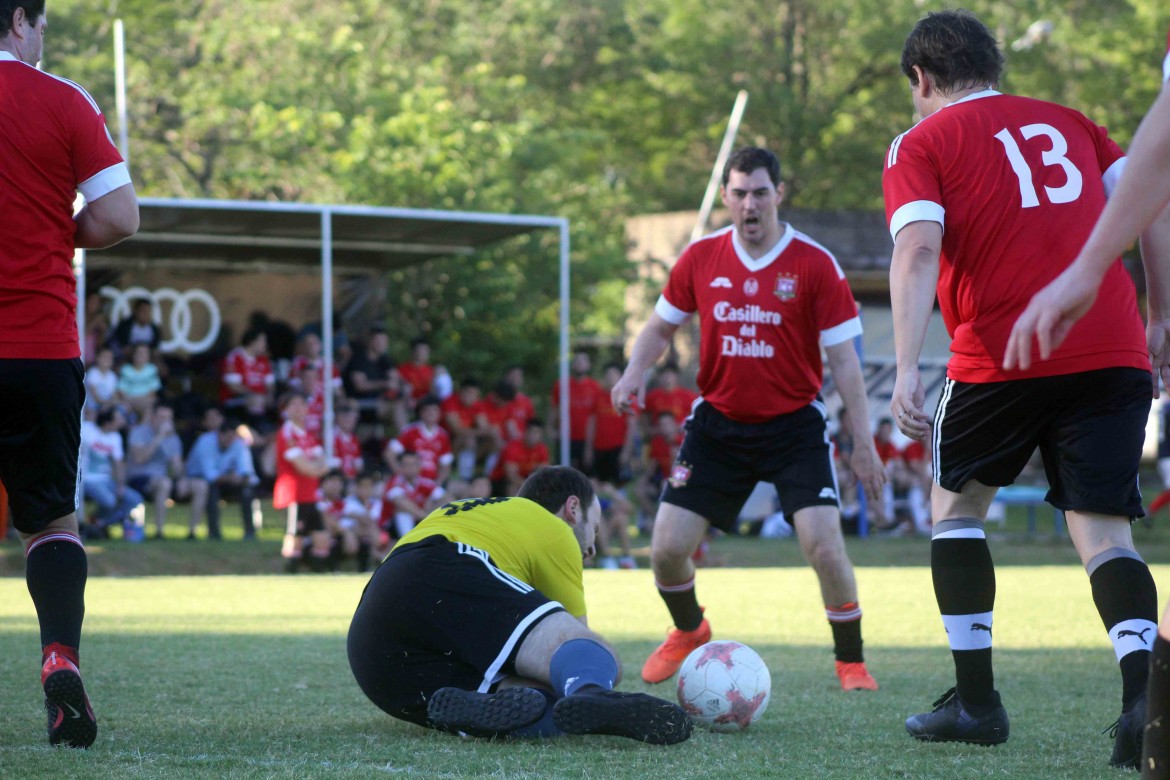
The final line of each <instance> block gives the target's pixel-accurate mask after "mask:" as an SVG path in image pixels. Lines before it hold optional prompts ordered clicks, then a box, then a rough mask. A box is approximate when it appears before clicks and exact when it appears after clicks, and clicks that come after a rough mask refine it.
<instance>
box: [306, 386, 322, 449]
mask: <svg viewBox="0 0 1170 780" xmlns="http://www.w3.org/2000/svg"><path fill="white" fill-rule="evenodd" d="M307 407H308V408H307V409H306V411H305V430H307V431H308V432H309V433H311V434H313V435H314V436H316V437H317V438H321V426H322V425H323V424H324V422H325V394H324V393H323V392H321V390H320V389H318V390H317V392H315V393H313V395H311V396H310V397H309V399H308V403H307Z"/></svg>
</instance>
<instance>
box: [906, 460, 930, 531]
mask: <svg viewBox="0 0 1170 780" xmlns="http://www.w3.org/2000/svg"><path fill="white" fill-rule="evenodd" d="M902 465H903V474H904V476H905V479H906V483H907V490H906V503H907V505H908V506H907V509H908V511H909V512H910V516H911V518H913V520H914V532H915V533H917V534H919V535H920V536H929V535H930V530H931V520H930V488H931V485H932V484H934V477H933V476H931V464H930V459H929V458H928V457H927V455H926V445H925V444H923V443H922V442H920V441H915V440H913V439H911V440H910V442H909V443H908V444H907V445H906V446H905V447H904V448H902Z"/></svg>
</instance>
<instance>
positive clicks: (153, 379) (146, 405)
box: [118, 344, 162, 420]
mask: <svg viewBox="0 0 1170 780" xmlns="http://www.w3.org/2000/svg"><path fill="white" fill-rule="evenodd" d="M160 390H162V379H161V378H160V377H159V375H158V366H156V365H155V364H154V363H151V362H150V346H149V345H147V344H135V345H134V346H133V347H131V349H130V362H129V363H124V364H123V365H122V368H121V369H119V370H118V394H119V395H120V396H121V397H122V400H123V401H125V402H126V406H127V408H128V409H129V410H130V412H131V413H132V414H133V415H134V417H135V419H136V420H145V419H146V418H147V417H149V416H150V411H151V409H153V408H154V404H155V402H156V401H157V400H158V392H159V391H160Z"/></svg>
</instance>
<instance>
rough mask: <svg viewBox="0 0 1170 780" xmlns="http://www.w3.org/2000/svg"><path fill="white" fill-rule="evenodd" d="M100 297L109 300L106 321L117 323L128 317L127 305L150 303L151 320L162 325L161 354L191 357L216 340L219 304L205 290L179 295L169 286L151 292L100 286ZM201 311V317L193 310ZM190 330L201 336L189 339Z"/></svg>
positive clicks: (191, 332) (203, 350) (134, 288)
mask: <svg viewBox="0 0 1170 780" xmlns="http://www.w3.org/2000/svg"><path fill="white" fill-rule="evenodd" d="M102 297H103V298H108V299H109V300H110V301H111V306H110V322H112V323H114V324H117V323H119V322H121V321H122V320H124V319H126V318H127V317H129V316H130V315H131V304H132V303H133V302H134V301H136V300H138V299H139V298H145V299H147V300H149V301H150V314H151V319H152V320H154V321H155V322H158V323H161V324H162V336H163V338H162V343H161V344H160V345H159V348H160V349H161V350H162V351H163V352H186V353H187V354H188V355H195V354H198V353H200V352H206V351H207V350H209V349H211V345H212V344H214V343H215V340H216V339H217V338H219V329H220V325H221V324H222V318H221V317H220V314H219V304H217V303H216V302H215V298H213V297H212V296H211V293H209V292H207V291H206V290H185V291H183V292H179V291H178V290H175V289H172V288H170V287H160V288H158V289H157V290H155V291H154V292H151V291H150V290H147V289H146V288H145V287H127V288H126V289H125V290H119V289H118V288H117V287H103V288H102ZM197 309H202V310H203V311H202V312H201V313H200V314H202V316H197V315H196V310H197ZM164 313H165V314H166V315H167V316H166V318H165V319H164V318H163V314H164ZM193 331H195V332H196V333H195V334H194V335H197V334H198V333H202V334H203V335H202V336H201V337H200V338H199V339H198V340H193V339H194V335H193Z"/></svg>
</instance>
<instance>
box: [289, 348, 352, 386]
mask: <svg viewBox="0 0 1170 780" xmlns="http://www.w3.org/2000/svg"><path fill="white" fill-rule="evenodd" d="M310 368H315V369H316V370H317V379H318V381H319V382H320V384H322V385H324V384H325V361H324V360H323V359H322V358H317V359H316V360H310V359H309V358H307V357H305V356H304V355H297V356H296V357H295V358H293V361H292V365H291V366H289V369H288V375H289V384H294V382H293V379H295V380H296V384H299V383H300V381H301V380H300V377H301V374H303V373H304V372H305V370H306V369H310ZM333 386H334V387H335V388H337V387H341V371H340V369H338V367H337V363H334V364H333Z"/></svg>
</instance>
